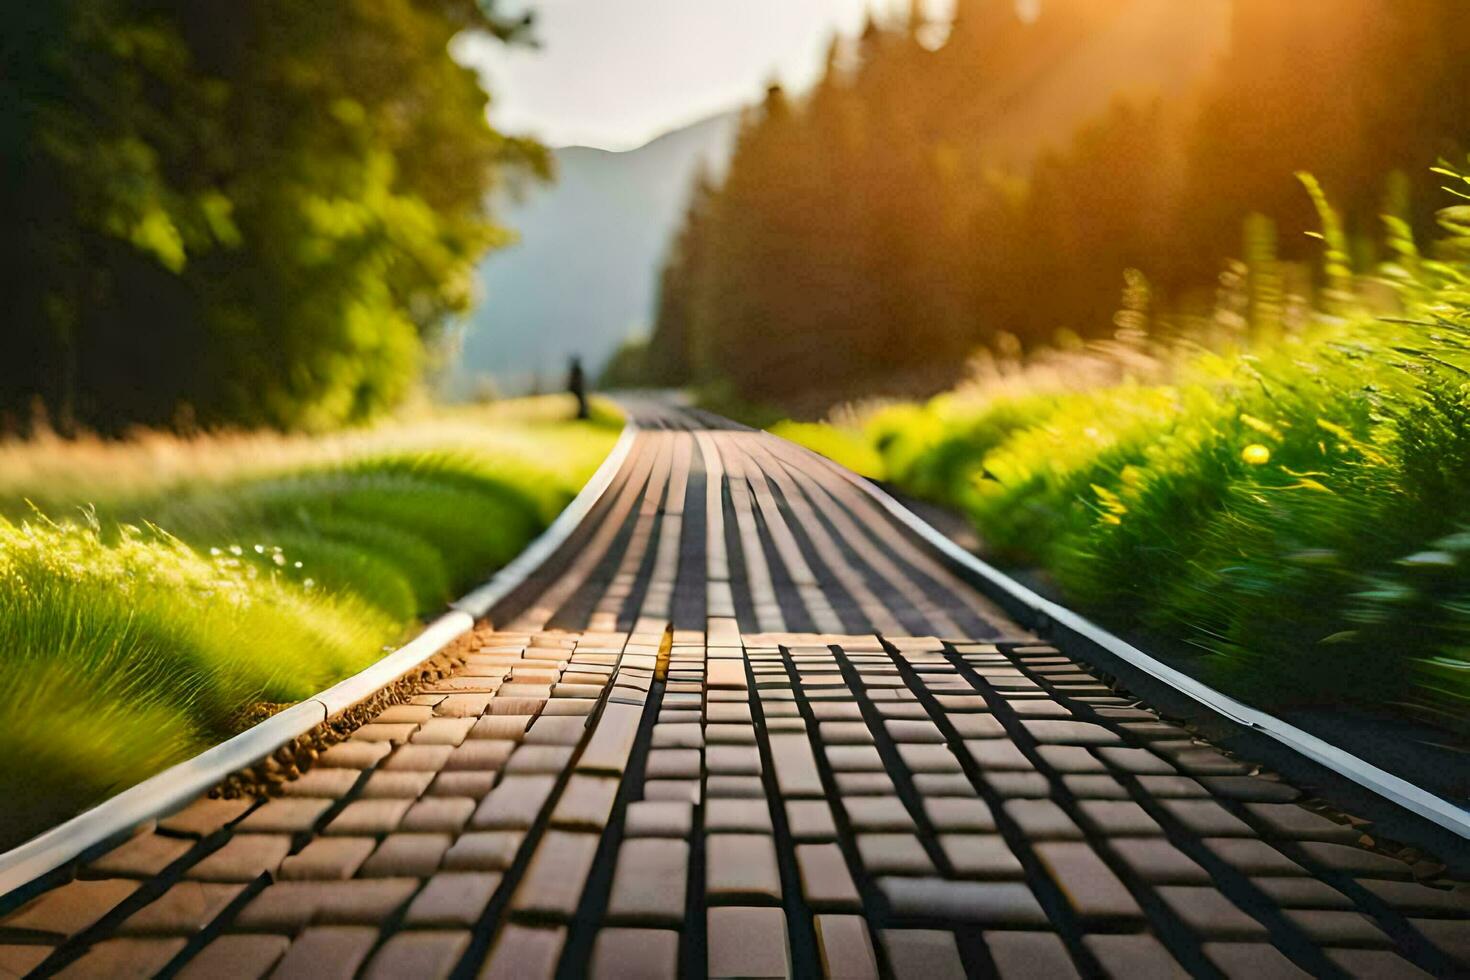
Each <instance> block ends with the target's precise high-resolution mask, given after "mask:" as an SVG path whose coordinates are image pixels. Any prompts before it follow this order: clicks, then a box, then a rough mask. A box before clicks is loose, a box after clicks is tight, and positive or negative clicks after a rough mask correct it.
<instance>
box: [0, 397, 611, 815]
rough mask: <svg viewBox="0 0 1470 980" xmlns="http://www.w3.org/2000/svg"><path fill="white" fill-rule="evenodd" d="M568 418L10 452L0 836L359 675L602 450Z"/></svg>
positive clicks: (456, 420) (543, 519) (556, 503)
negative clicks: (276, 707)
mask: <svg viewBox="0 0 1470 980" xmlns="http://www.w3.org/2000/svg"><path fill="white" fill-rule="evenodd" d="M568 414H570V413H569V411H568V409H567V406H566V405H565V404H564V403H563V402H562V401H561V400H560V399H548V400H536V401H530V402H524V403H513V404H511V405H508V406H499V407H494V408H488V409H465V410H456V411H441V412H436V413H432V414H428V415H425V416H423V417H421V418H418V419H414V420H407V421H400V422H397V423H392V424H388V425H385V426H382V427H379V428H377V429H374V430H369V431H363V432H356V433H351V434H344V435H338V436H330V437H324V438H315V439H313V438H308V437H284V436H271V435H260V434H226V435H217V436H200V437H194V438H180V437H176V436H170V435H165V434H161V433H140V434H139V435H138V436H137V437H135V438H133V439H131V440H127V441H124V442H107V441H101V440H91V441H77V442H69V441H62V440H54V439H42V440H39V441H31V442H26V443H7V444H0V474H3V476H0V487H3V490H0V510H3V512H4V513H5V514H7V515H8V517H0V635H3V646H0V685H3V686H4V688H5V690H6V692H7V695H6V697H5V698H4V699H0V745H3V746H4V747H5V751H4V752H0V794H3V796H4V798H5V799H7V800H8V801H11V802H10V803H8V804H7V805H6V806H5V807H4V808H0V813H3V816H0V843H14V842H16V841H17V840H19V839H20V838H21V837H23V836H25V835H27V834H29V833H32V832H34V831H36V830H39V829H42V828H44V827H45V826H46V825H48V824H49V823H52V822H55V821H56V820H58V819H61V818H64V817H65V816H67V815H69V814H70V813H73V812H75V811H76V810H77V809H79V808H81V807H84V806H86V805H88V804H90V803H93V802H96V801H97V800H99V799H101V798H103V797H105V796H106V795H108V794H110V793H112V792H115V791H117V790H118V789H121V788H123V787H126V786H128V785H130V784H132V783H134V782H137V781H138V780H139V779H142V778H145V777H146V776H148V775H150V774H152V773H153V772H156V771H158V770H159V769H161V768H163V767H165V766H167V765H169V764H171V763H173V762H176V761H179V760H180V759H183V758H185V757H187V756H188V755H190V754H192V753H194V752H196V751H198V750H199V749H200V748H202V747H204V746H206V745H208V744H209V743H211V742H213V741H215V740H218V739H219V738H221V737H224V736H226V735H228V734H230V733H232V732H233V731H235V730H237V729H238V728H239V727H241V725H242V724H243V721H244V719H245V718H246V717H247V716H249V715H250V714H251V713H252V712H254V711H255V710H256V709H258V708H259V707H260V706H262V705H273V704H280V703H288V702H293V701H297V700H300V699H302V698H304V697H307V696H309V695H311V694H312V693H314V692H315V691H318V690H320V689H321V688H323V687H325V686H327V685H329V684H331V683H333V682H335V681H336V680H338V679H340V678H342V677H344V676H346V675H347V674H349V673H351V672H353V671H355V670H357V669H360V668H361V667H363V666H365V665H366V664H368V663H370V662H371V661H372V660H374V659H376V658H377V657H378V656H380V655H381V653H382V650H383V648H384V646H385V645H391V644H393V643H396V642H398V641H400V640H401V639H403V638H404V637H405V636H406V634H407V633H408V632H409V631H410V630H411V629H412V628H413V626H414V624H415V622H416V621H418V620H419V619H420V618H422V617H426V616H429V615H432V614H434V613H436V612H437V611H438V610H439V609H440V608H442V606H443V604H444V602H445V601H446V600H447V599H449V598H451V597H452V596H454V595H456V594H459V593H462V592H463V591H466V590H467V589H468V588H470V587H471V586H473V585H475V584H477V583H478V582H480V581H482V580H483V579H484V578H485V577H486V576H488V575H489V574H490V573H491V572H492V571H493V570H494V569H495V568H497V567H499V566H500V565H503V564H504V563H505V562H507V561H508V560H509V559H510V558H511V557H513V556H514V555H515V554H516V553H517V552H518V551H519V550H520V549H521V548H523V547H524V546H525V544H526V543H527V542H528V541H529V540H530V539H531V538H532V537H533V536H534V535H535V534H536V533H538V532H539V531H540V530H541V529H542V528H543V527H545V526H546V524H547V523H549V522H550V520H551V519H552V518H553V517H554V516H555V514H556V513H557V512H558V511H559V510H560V509H561V507H562V506H563V505H564V504H565V503H566V501H567V500H568V499H570V497H571V495H573V494H574V493H575V492H576V490H577V489H578V488H579V487H580V486H581V484H582V483H583V482H585V480H586V478H587V477H588V476H589V475H590V474H591V472H592V470H593V469H594V468H595V467H596V466H597V464H598V463H599V462H600V461H601V459H602V457H603V456H604V455H605V454H606V452H607V450H608V449H609V448H610V446H611V443H612V441H613V438H614V437H615V434H616V431H615V428H613V427H612V426H610V425H608V424H606V421H605V420H604V421H603V422H592V423H576V422H569V421H564V419H565V417H566V416H567V415H568Z"/></svg>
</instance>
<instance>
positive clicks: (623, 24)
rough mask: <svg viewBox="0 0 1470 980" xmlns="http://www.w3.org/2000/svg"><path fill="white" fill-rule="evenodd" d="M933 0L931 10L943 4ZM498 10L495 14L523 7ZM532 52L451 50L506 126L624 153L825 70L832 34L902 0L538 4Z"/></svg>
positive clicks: (564, 0) (480, 45)
mask: <svg viewBox="0 0 1470 980" xmlns="http://www.w3.org/2000/svg"><path fill="white" fill-rule="evenodd" d="M939 5H940V4H939V2H935V6H936V7H938V6H939ZM525 6H526V4H524V3H522V2H506V3H502V4H501V6H500V9H501V10H502V12H509V11H511V10H513V9H524V8H525ZM530 6H531V9H532V10H533V11H534V12H535V16H536V32H535V34H536V37H537V38H538V40H539V41H540V42H541V45H542V46H541V48H540V49H539V50H537V49H532V48H526V47H518V48H507V47H506V46H504V45H501V44H498V43H495V42H493V41H488V40H480V39H473V40H470V41H468V42H467V43H465V44H463V45H461V46H460V48H459V49H458V50H457V51H456V53H457V55H458V56H459V58H460V60H461V61H463V62H464V63H466V64H471V65H473V66H474V67H476V68H477V69H479V71H480V72H481V75H482V77H483V78H484V80H485V84H486V87H487V88H489V90H490V92H491V93H492V98H493V103H492V105H491V109H490V118H491V120H492V121H493V122H494V123H495V124H496V125H497V126H498V127H500V128H501V129H503V130H505V131H507V132H512V133H517V134H524V135H530V136H535V137H538V138H539V139H541V140H542V141H543V142H546V143H548V144H549V145H552V146H567V145H582V146H595V147H600V148H602V149H609V150H623V149H630V148H632V147H635V146H639V145H641V144H643V143H646V142H648V141H649V140H650V139H653V138H654V137H655V136H658V135H660V134H662V133H665V132H667V131H669V130H671V129H676V128H678V127H680V126H682V125H685V124H687V123H691V122H694V121H696V120H699V119H702V118H705V117H706V116H711V115H714V114H715V113H718V112H722V111H724V110H726V109H730V108H732V107H735V106H738V105H743V104H745V103H747V102H750V101H752V100H754V99H756V98H758V97H759V96H760V94H761V93H762V92H763V91H765V86H766V84H767V82H768V81H770V80H771V79H772V78H779V79H780V81H781V82H782V83H783V84H784V85H786V86H787V87H789V88H791V89H792V90H793V91H801V90H804V89H805V88H807V87H808V86H809V85H810V84H811V83H812V81H814V80H815V78H816V77H817V75H818V73H819V72H820V71H821V67H822V63H823V57H824V55H825V52H826V49H827V44H828V42H829V40H830V39H831V37H832V34H833V32H834V31H840V32H843V33H845V34H855V33H857V32H858V31H859V30H860V29H861V28H862V24H863V20H864V18H865V16H866V14H867V11H868V9H869V7H871V8H872V9H874V10H875V11H878V12H880V13H885V14H893V13H896V12H899V11H902V10H904V9H906V8H907V0H537V2H535V3H533V4H531V5H530Z"/></svg>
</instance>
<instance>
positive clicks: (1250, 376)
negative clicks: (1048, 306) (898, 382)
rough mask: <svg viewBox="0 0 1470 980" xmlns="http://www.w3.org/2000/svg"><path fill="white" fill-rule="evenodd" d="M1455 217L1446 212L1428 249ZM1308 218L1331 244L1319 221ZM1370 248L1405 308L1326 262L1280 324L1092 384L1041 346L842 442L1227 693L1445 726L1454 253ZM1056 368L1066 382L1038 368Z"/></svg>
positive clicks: (1455, 677) (1448, 712)
mask: <svg viewBox="0 0 1470 980" xmlns="http://www.w3.org/2000/svg"><path fill="white" fill-rule="evenodd" d="M1447 173H1449V175H1450V176H1451V177H1452V178H1453V179H1454V180H1455V182H1456V183H1457V184H1459V185H1460V186H1463V184H1461V181H1462V178H1461V177H1460V176H1459V175H1458V174H1455V173H1453V172H1447ZM1309 187H1310V188H1311V189H1312V191H1313V196H1314V198H1315V199H1316V201H1317V203H1318V206H1319V207H1320V208H1321V209H1322V212H1323V214H1324V219H1325V218H1327V217H1330V216H1331V214H1332V213H1333V212H1332V209H1331V208H1330V206H1328V204H1327V202H1326V199H1325V197H1323V196H1322V195H1321V192H1320V188H1318V187H1316V185H1315V184H1309ZM1461 214H1462V213H1461V211H1460V210H1459V209H1457V208H1451V209H1448V210H1447V211H1445V212H1444V213H1443V214H1442V220H1443V222H1444V223H1445V227H1446V229H1447V232H1448V237H1447V238H1446V239H1445V240H1444V241H1443V242H1442V243H1441V248H1440V251H1441V252H1442V253H1444V254H1446V255H1454V254H1455V252H1456V249H1457V248H1458V247H1459V246H1458V244H1457V239H1458V237H1459V236H1460V235H1461V233H1462V228H1461V226H1460V222H1461V220H1462V218H1461ZM1402 233H1403V229H1402V226H1401V225H1398V226H1395V225H1392V224H1390V234H1391V235H1400V236H1401V235H1402ZM1324 237H1325V238H1326V239H1327V240H1328V247H1327V259H1326V261H1327V262H1328V263H1330V264H1340V263H1341V262H1342V261H1343V259H1342V253H1341V248H1340V245H1334V244H1333V239H1334V238H1337V237H1338V233H1337V232H1336V231H1334V230H1333V229H1332V225H1331V224H1330V222H1329V224H1328V231H1327V232H1325V233H1324ZM1339 241H1340V239H1339ZM1390 250H1391V251H1393V252H1395V253H1396V255H1397V256H1398V258H1397V259H1396V261H1395V262H1393V263H1391V264H1390V265H1391V269H1387V270H1385V277H1384V278H1385V279H1386V280H1388V281H1392V282H1396V283H1398V284H1399V286H1400V289H1401V295H1402V297H1403V301H1404V303H1405V305H1406V307H1407V308H1408V311H1409V312H1408V315H1406V316H1401V317H1395V318H1392V319H1384V318H1381V317H1375V316H1373V315H1371V314H1370V313H1368V312H1365V311H1364V309H1363V308H1362V306H1361V305H1353V304H1351V295H1352V294H1351V293H1350V292H1348V290H1350V289H1351V288H1353V286H1354V284H1353V283H1352V282H1351V281H1349V280H1348V279H1347V278H1346V275H1345V273H1342V272H1340V271H1339V272H1335V273H1334V276H1335V277H1337V278H1338V280H1339V282H1338V285H1339V290H1338V292H1337V293H1336V294H1335V295H1333V296H1330V297H1327V298H1326V300H1325V302H1326V303H1327V304H1328V308H1327V310H1326V311H1324V312H1323V313H1321V314H1319V315H1317V316H1315V317H1313V318H1312V319H1311V320H1310V321H1308V322H1307V323H1306V324H1304V325H1302V326H1299V327H1297V328H1294V329H1291V330H1288V331H1286V332H1284V333H1275V332H1273V330H1272V329H1268V327H1271V328H1274V326H1275V325H1277V324H1278V323H1279V318H1278V316H1277V314H1276V312H1275V311H1274V310H1271V309H1267V312H1265V313H1264V314H1263V316H1264V317H1265V324H1252V325H1251V329H1250V330H1249V331H1248V333H1249V335H1250V336H1251V337H1254V338H1257V339H1256V340H1255V341H1252V342H1249V343H1246V344H1244V345H1241V346H1233V347H1232V346H1229V345H1225V346H1224V347H1222V348H1221V351H1220V352H1218V353H1214V352H1210V351H1208V350H1206V349H1204V348H1202V347H1199V346H1196V345H1194V344H1190V343H1182V344H1180V345H1179V346H1177V347H1175V348H1172V349H1171V348H1169V347H1167V346H1166V345H1164V344H1163V343H1162V342H1159V341H1152V342H1150V343H1151V344H1152V346H1153V355H1152V356H1153V358H1154V360H1155V361H1156V363H1157V364H1158V365H1159V368H1158V369H1157V370H1155V371H1153V372H1152V376H1151V377H1148V378H1146V379H1143V380H1138V379H1130V378H1129V377H1128V372H1125V371H1119V372H1117V373H1116V374H1115V376H1114V377H1113V378H1112V379H1111V380H1108V381H1107V382H1105V383H1098V384H1089V383H1087V382H1086V379H1087V378H1088V377H1089V374H1090V373H1091V372H1092V371H1093V368H1094V364H1093V361H1095V360H1096V358H1097V357H1098V356H1099V355H1098V354H1096V353H1094V352H1090V351H1083V352H1076V353H1073V354H1070V355H1065V354H1064V355H1057V357H1058V358H1059V363H1058V364H1053V365H1051V366H1050V367H1048V368H1047V370H1046V371H1040V370H1031V369H1025V368H1023V369H1020V370H1019V374H1018V376H1017V377H1014V378H1012V379H1011V380H1010V383H1009V384H1008V385H1001V384H999V383H992V384H989V385H975V386H972V387H970V388H967V389H961V390H959V391H957V392H956V393H954V394H950V395H945V396H941V397H940V398H937V399H935V400H933V401H931V402H929V403H928V404H926V405H907V406H891V407H888V408H884V409H882V410H880V411H878V412H876V413H873V414H872V415H870V416H868V417H867V418H866V419H864V420H862V421H861V422H860V423H859V425H858V426H857V427H856V428H853V429H852V430H851V431H850V432H849V434H848V436H847V438H852V437H853V436H854V435H857V434H859V433H860V434H862V435H863V436H864V437H865V438H866V439H867V441H868V443H869V444H870V445H871V446H873V447H874V449H875V450H877V451H878V452H879V453H880V454H881V456H882V460H883V463H884V470H885V475H886V477H887V478H888V479H889V480H891V481H893V482H895V483H896V484H898V485H899V486H901V487H903V488H904V489H906V490H908V491H910V492H912V493H915V494H917V495H922V496H925V497H929V498H931V499H935V500H938V501H941V502H944V503H947V504H949V505H951V506H955V507H958V508H961V509H963V510H964V511H965V512H966V513H967V514H968V515H969V516H970V517H971V518H972V519H973V521H974V523H975V526H976V528H977V529H978V531H979V532H980V534H981V537H982V539H983V540H984V541H985V543H986V546H987V548H988V549H989V550H990V551H992V552H993V553H995V554H996V555H997V557H999V558H1000V559H1002V560H1005V561H1008V562H1012V563H1020V564H1026V565H1032V566H1039V567H1040V568H1043V569H1045V570H1046V571H1047V572H1049V573H1050V574H1051V576H1052V577H1053V579H1054V580H1055V581H1056V583H1057V584H1058V585H1059V586H1060V587H1061V589H1062V590H1063V591H1064V592H1065V593H1066V595H1067V596H1068V597H1069V599H1070V600H1071V601H1073V602H1076V603H1077V604H1078V605H1080V606H1081V607H1083V608H1086V609H1088V610H1090V611H1092V612H1094V613H1095V614H1097V615H1099V616H1101V617H1103V618H1104V619H1107V620H1109V621H1111V622H1115V623H1120V624H1124V625H1126V626H1128V627H1130V628H1137V627H1142V628H1144V629H1145V630H1146V631H1148V632H1150V633H1151V634H1152V635H1154V636H1155V637H1159V638H1162V639H1164V640H1165V641H1169V645H1170V646H1171V647H1172V648H1174V649H1176V650H1179V649H1185V650H1187V649H1190V648H1193V649H1195V650H1197V651H1199V653H1198V663H1197V667H1198V669H1199V670H1201V671H1202V672H1204V674H1205V675H1206V676H1207V677H1208V678H1209V679H1211V680H1213V681H1214V682H1216V683H1217V684H1220V685H1221V686H1223V687H1224V688H1225V689H1227V690H1229V691H1230V692H1232V693H1234V694H1236V695H1238V696H1241V697H1244V698H1247V699H1249V700H1253V701H1256V702H1258V703H1261V704H1264V705H1268V706H1270V705H1282V704H1322V705H1334V704H1342V703H1349V702H1351V703H1357V704H1362V705H1367V706H1370V707H1373V708H1377V709H1391V710H1398V711H1403V712H1408V713H1412V714H1413V715H1415V716H1416V717H1419V718H1430V719H1432V720H1434V721H1436V722H1437V723H1439V724H1442V725H1444V726H1447V727H1453V728H1458V729H1459V730H1461V731H1465V730H1467V729H1466V718H1467V717H1470V711H1467V709H1470V495H1467V494H1466V493H1465V487H1466V483H1467V480H1470V354H1467V353H1466V352H1467V351H1470V290H1467V289H1466V285H1465V284H1466V283H1467V282H1470V266H1467V258H1470V256H1467V255H1466V254H1465V253H1463V252H1462V253H1461V254H1459V256H1458V257H1457V258H1455V259H1453V260H1452V261H1440V262H1435V263H1415V267H1417V268H1418V269H1419V273H1418V275H1417V278H1416V279H1414V280H1413V281H1409V280H1408V279H1406V278H1405V269H1406V268H1408V267H1409V266H1408V265H1407V264H1406V263H1405V262H1404V261H1402V259H1403V257H1405V256H1411V255H1417V248H1415V247H1413V245H1412V241H1411V240H1409V239H1404V238H1400V240H1399V241H1398V243H1397V245H1396V246H1394V247H1391V249H1390ZM1265 306H1266V307H1269V306H1270V304H1265ZM1118 357H1119V355H1116V354H1113V355H1111V358H1112V359H1115V360H1116V359H1118ZM1069 368H1070V370H1069ZM1028 372H1029V373H1028ZM1069 374H1070V375H1071V376H1072V377H1074V378H1078V379H1083V380H1082V382H1081V383H1079V384H1073V385H1070V386H1068V385H1065V384H1057V383H1056V380H1057V378H1059V377H1062V378H1064V377H1066V376H1067V375H1069ZM786 432H787V434H788V435H791V436H793V437H795V438H798V439H799V440H800V441H803V442H806V443H807V444H808V445H811V446H813V448H817V449H818V450H821V449H822V447H823V446H824V445H827V444H833V443H835V444H838V445H842V444H843V442H842V440H841V439H840V438H839V437H837V436H835V435H833V434H831V433H826V432H820V431H816V430H812V429H809V428H805V427H802V428H792V429H787V430H786Z"/></svg>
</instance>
